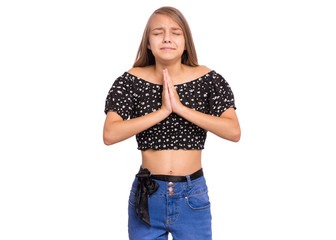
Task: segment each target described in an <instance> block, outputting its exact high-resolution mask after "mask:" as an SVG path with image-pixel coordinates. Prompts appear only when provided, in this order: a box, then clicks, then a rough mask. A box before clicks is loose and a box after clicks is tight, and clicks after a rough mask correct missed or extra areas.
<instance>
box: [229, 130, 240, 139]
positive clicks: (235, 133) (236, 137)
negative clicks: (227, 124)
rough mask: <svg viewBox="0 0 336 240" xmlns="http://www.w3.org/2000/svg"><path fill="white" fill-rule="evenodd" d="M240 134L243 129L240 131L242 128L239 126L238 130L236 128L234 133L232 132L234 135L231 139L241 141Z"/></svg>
mask: <svg viewBox="0 0 336 240" xmlns="http://www.w3.org/2000/svg"><path fill="white" fill-rule="evenodd" d="M240 136H241V131H240V128H238V129H237V130H235V131H234V132H233V133H232V136H231V139H230V140H231V141H232V142H239V140H240Z"/></svg>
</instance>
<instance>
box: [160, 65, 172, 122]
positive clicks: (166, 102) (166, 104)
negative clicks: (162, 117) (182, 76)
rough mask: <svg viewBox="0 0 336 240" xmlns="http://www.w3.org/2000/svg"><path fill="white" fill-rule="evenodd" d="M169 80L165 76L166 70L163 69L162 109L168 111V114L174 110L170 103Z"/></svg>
mask: <svg viewBox="0 0 336 240" xmlns="http://www.w3.org/2000/svg"><path fill="white" fill-rule="evenodd" d="M168 88H169V87H168V82H167V81H166V78H165V70H163V90H162V105H161V109H162V110H163V111H164V112H166V113H167V116H169V115H170V113H171V112H172V106H171V103H170V97H169V90H168Z"/></svg>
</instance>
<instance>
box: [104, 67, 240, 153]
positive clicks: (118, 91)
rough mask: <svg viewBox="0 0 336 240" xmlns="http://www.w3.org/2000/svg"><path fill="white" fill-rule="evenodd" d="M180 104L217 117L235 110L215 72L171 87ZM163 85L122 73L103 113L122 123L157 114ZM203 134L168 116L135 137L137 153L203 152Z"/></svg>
mask: <svg viewBox="0 0 336 240" xmlns="http://www.w3.org/2000/svg"><path fill="white" fill-rule="evenodd" d="M174 88H175V89H176V92H177V94H178V96H179V97H180V102H181V103H182V104H183V105H184V106H186V107H188V108H190V109H193V110H195V111H198V112H201V113H204V114H208V115H212V116H217V117H220V116H221V114H222V113H223V112H225V111H226V110H227V109H229V108H231V107H232V108H234V109H235V110H236V109H237V108H236V106H235V99H234V95H233V92H232V90H231V87H230V86H229V84H228V82H227V81H226V80H225V79H224V78H223V77H222V76H221V75H220V74H219V73H217V72H216V71H215V70H211V71H210V72H208V73H206V74H205V75H203V76H201V77H199V78H197V79H194V80H192V81H189V82H185V83H181V84H176V85H174ZM162 90H163V85H161V84H157V83H152V82H149V81H147V80H144V79H142V78H139V77H137V76H134V75H132V74H130V73H128V72H124V73H123V74H122V75H121V76H120V77H118V78H117V79H116V80H115V81H114V82H113V84H112V87H111V88H110V90H109V92H108V94H107V97H106V100H105V109H104V112H105V114H107V112H108V111H114V112H116V113H117V114H118V115H119V116H120V117H121V118H122V119H123V120H128V119H133V118H138V117H141V116H145V115H147V114H149V113H152V112H154V111H157V110H159V109H160V108H161V105H162ZM206 134H207V131H206V130H205V129H203V128H201V127H199V126H198V125H196V124H194V123H192V122H190V121H188V120H187V119H185V118H183V117H182V116H180V115H178V114H176V113H174V112H172V113H171V114H170V115H169V116H168V117H167V118H165V119H163V120H162V121H161V122H158V123H157V124H155V125H153V126H151V127H149V128H147V129H145V130H144V131H142V132H139V133H138V134H136V141H137V143H138V148H137V149H138V150H146V149H154V150H164V149H185V150H189V149H204V144H205V140H206Z"/></svg>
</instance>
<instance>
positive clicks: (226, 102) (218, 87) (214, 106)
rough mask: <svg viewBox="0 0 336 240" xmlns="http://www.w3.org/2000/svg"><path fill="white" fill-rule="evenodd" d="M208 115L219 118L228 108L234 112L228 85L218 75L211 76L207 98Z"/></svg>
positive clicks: (231, 94)
mask: <svg viewBox="0 0 336 240" xmlns="http://www.w3.org/2000/svg"><path fill="white" fill-rule="evenodd" d="M209 105H210V115H213V116H217V117H219V116H220V115H221V114H222V113H223V112H224V111H226V110H227V109H228V108H230V107H233V108H234V109H235V110H236V105H235V99H234V95H233V92H232V90H231V87H230V85H229V83H228V82H227V81H226V80H225V79H224V77H222V76H221V75H220V74H218V73H216V72H215V73H214V74H213V76H212V89H211V93H210V98H209Z"/></svg>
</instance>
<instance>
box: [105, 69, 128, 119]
mask: <svg viewBox="0 0 336 240" xmlns="http://www.w3.org/2000/svg"><path fill="white" fill-rule="evenodd" d="M132 95H133V91H132V81H131V80H130V79H128V78H126V76H125V74H123V75H122V76H120V77H118V78H117V79H116V80H115V81H114V82H113V84H112V87H111V89H110V90H109V92H108V94H107V97H106V100H105V110H104V112H105V114H107V112H108V111H110V110H112V111H114V112H116V113H118V114H119V115H120V116H121V117H122V119H123V120H127V119H128V118H129V117H130V116H131V114H132V110H133V101H132Z"/></svg>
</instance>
